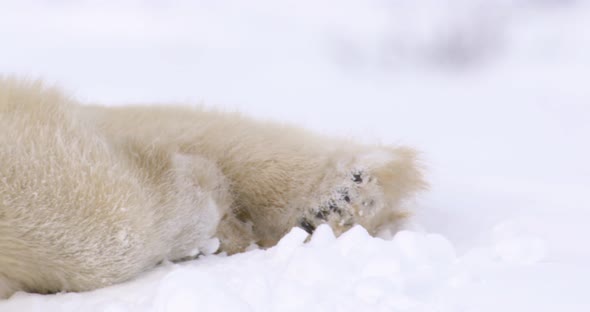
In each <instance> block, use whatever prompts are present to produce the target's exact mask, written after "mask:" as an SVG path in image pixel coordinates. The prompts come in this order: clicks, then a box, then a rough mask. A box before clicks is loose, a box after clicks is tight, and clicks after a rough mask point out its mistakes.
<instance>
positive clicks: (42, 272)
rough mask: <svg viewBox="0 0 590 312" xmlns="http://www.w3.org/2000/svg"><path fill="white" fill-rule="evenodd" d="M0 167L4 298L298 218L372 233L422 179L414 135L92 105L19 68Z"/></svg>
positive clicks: (125, 269)
mask: <svg viewBox="0 0 590 312" xmlns="http://www.w3.org/2000/svg"><path fill="white" fill-rule="evenodd" d="M0 179H1V180H0V298H1V297H7V296H9V295H10V294H12V293H13V292H14V291H17V290H25V291H32V292H40V293H52V292H58V291H84V290H90V289H95V288H98V287H103V286H106V285H111V284H113V283H117V282H121V281H125V280H128V279H130V278H133V277H134V276H136V275H137V274H139V273H140V272H142V271H144V270H146V269H149V268H150V267H152V266H154V265H156V264H157V263H158V262H160V261H162V260H164V259H170V260H181V259H186V258H190V257H194V256H196V255H197V254H198V253H199V252H203V251H207V249H208V248H209V247H208V245H210V242H211V239H212V238H213V237H217V238H219V240H220V241H221V249H220V250H221V251H225V252H228V253H235V252H240V251H243V250H244V249H245V248H247V247H248V246H249V245H250V244H251V243H256V244H258V245H259V246H262V247H268V246H272V245H274V244H275V243H276V242H277V241H278V240H279V239H280V238H281V237H282V236H283V235H284V234H285V233H286V232H287V231H288V230H290V229H291V228H292V227H294V226H301V227H303V228H305V229H306V230H308V231H310V232H311V231H313V229H314V228H315V226H317V224H319V223H329V224H330V225H331V226H332V227H333V228H334V230H335V232H336V233H337V234H339V233H341V232H343V231H344V230H346V229H348V228H349V227H350V226H352V225H353V224H357V223H358V224H361V225H363V226H365V227H366V228H367V229H368V230H369V231H370V232H372V233H376V232H377V231H379V229H381V228H382V227H383V226H388V225H391V224H393V225H394V226H395V225H398V224H399V223H400V222H401V221H402V220H403V219H404V218H405V217H406V216H407V214H408V212H407V211H406V210H404V209H403V208H402V207H403V202H404V201H405V200H406V199H408V198H410V197H411V196H413V195H414V193H416V192H417V191H419V190H421V189H423V188H424V187H425V183H424V182H423V179H422V175H421V173H420V170H419V169H418V166H417V164H416V159H415V152H414V151H413V150H412V149H409V148H406V147H387V146H369V145H362V144H358V143H355V142H351V141H348V140H341V139H334V138H327V137H322V136H319V135H317V134H314V133H310V132H307V131H305V130H302V129H300V128H297V127H291V126H284V125H279V124H275V123H270V122H260V121H254V120H252V119H250V118H247V117H244V116H242V115H240V114H235V113H222V112H211V111H204V110H202V109H199V108H191V107H181V106H169V105H167V106H165V107H164V106H128V107H112V108H107V107H101V106H84V105H80V104H78V103H76V102H75V101H73V100H71V99H69V98H67V97H65V96H64V95H62V94H61V93H60V92H59V91H57V90H55V89H52V88H46V87H43V86H42V84H41V83H39V82H23V81H17V80H14V79H0ZM209 249H210V248H209ZM208 251H211V250H208Z"/></svg>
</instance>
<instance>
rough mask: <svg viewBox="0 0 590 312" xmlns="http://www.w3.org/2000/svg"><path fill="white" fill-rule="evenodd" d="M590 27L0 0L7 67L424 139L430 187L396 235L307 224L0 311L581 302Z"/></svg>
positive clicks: (79, 90)
mask: <svg viewBox="0 0 590 312" xmlns="http://www.w3.org/2000/svg"><path fill="white" fill-rule="evenodd" d="M109 3H110V4H109ZM589 30H590V5H589V4H588V2H585V1H583V0H578V1H573V0H572V1H558V0H553V1H551V0H545V1H541V0H528V1H527V0H520V1H517V0H512V1H510V0H503V1H493V0H489V1H484V0H479V1H476V0H471V1H468V0H448V1H436V0H422V1H412V0H397V1H393V0H391V1H385V0H368V1H361V0H345V1H342V0H340V1H336V0H323V1H312V0H305V1H295V0H284V1H271V0H252V1H248V2H241V1H236V0H223V1H220V0H215V1H214V0H211V1H197V2H191V1H188V0H186V1H170V2H165V1H157V0H151V1H143V2H141V1H121V2H118V1H117V2H116V1H111V2H102V3H100V4H99V3H98V1H96V2H93V1H83V2H82V1H80V2H78V1H76V2H75V1H66V0H63V1H41V0H38V1H33V0H28V1H18V2H17V1H12V2H10V1H2V2H0V72H2V73H7V72H13V73H19V74H26V75H30V76H39V75H41V76H43V77H45V78H46V79H48V80H50V81H55V82H58V83H59V84H61V85H63V86H65V87H66V88H68V89H69V90H71V91H72V92H73V93H74V94H75V95H76V96H77V97H78V98H80V99H82V100H85V101H96V102H102V103H107V104H109V103H110V104H119V103H125V102H136V101H159V100H166V101H171V100H172V101H192V102H204V103H205V104H207V105H210V106H215V107H222V108H225V109H228V110H240V111H245V112H247V113H249V114H251V115H253V116H257V117H260V118H272V119H275V120H282V121H286V122H291V123H296V124H300V125H304V126H306V127H309V128H312V129H316V130H318V131H321V132H324V133H329V134H337V135H342V136H353V137H356V138H358V139H360V140H364V141H367V142H384V143H405V144H410V145H414V146H416V147H418V148H419V149H420V150H422V151H423V153H424V154H423V158H424V163H425V165H426V166H427V167H428V175H429V179H430V181H431V183H432V189H431V190H430V191H429V192H428V193H425V194H423V195H422V196H421V197H420V198H418V199H417V201H416V203H415V206H416V217H415V218H414V220H413V222H412V224H410V225H409V226H408V230H407V231H403V232H400V233H398V234H397V235H395V237H394V238H393V239H391V240H383V239H380V238H371V237H369V236H368V235H367V233H366V232H364V230H363V229H362V228H354V229H353V230H351V231H349V232H348V233H346V234H345V235H343V236H341V237H340V238H337V239H336V238H334V237H333V235H331V232H330V230H329V229H328V228H325V227H324V228H320V229H318V232H317V233H316V234H314V237H313V239H312V241H311V242H310V243H308V244H303V243H302V242H303V240H304V238H305V235H304V233H303V232H302V231H300V230H297V229H295V230H293V232H291V233H290V234H289V235H287V236H286V237H285V238H284V239H283V240H282V241H281V242H280V244H279V245H278V246H277V247H275V248H272V249H269V250H265V251H264V250H253V251H250V252H247V253H244V254H239V255H235V256H232V257H223V256H209V257H205V258H201V259H199V260H197V261H193V262H188V263H183V264H174V265H173V264H170V265H166V266H164V267H160V268H158V269H156V270H154V271H153V272H150V273H148V274H145V275H144V276H141V277H140V278H138V279H137V280H135V281H132V282H129V283H126V284H123V285H117V286H114V287H111V288H107V289H101V290H97V291H94V292H91V293H83V294H59V295H54V296H40V295H31V294H24V293H18V294H16V295H15V296H14V297H12V298H11V299H9V300H6V301H3V302H0V311H2V312H4V311H19V312H21V311H112V312H115V311H116V312H119V311H193V310H194V311H197V310H198V311H588V310H590V298H589V297H588V292H589V290H590V288H589V287H588V286H587V285H588V282H589V281H590V267H589V266H588V263H590V248H589V247H588V245H587V243H586V242H585V239H588V237H590V229H588V227H587V226H586V220H585V218H586V217H589V216H590V199H589V197H588V195H589V194H590V161H589V160H590V146H589V145H588V135H589V134H590V87H589V85H588V81H590V31H589ZM0 252H1V251H0Z"/></svg>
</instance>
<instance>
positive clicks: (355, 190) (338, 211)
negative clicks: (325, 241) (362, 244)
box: [298, 168, 383, 234]
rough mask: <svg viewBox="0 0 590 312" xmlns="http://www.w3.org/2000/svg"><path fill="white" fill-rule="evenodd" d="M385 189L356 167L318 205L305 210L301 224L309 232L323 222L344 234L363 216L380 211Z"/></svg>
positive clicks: (365, 170) (364, 171) (367, 173)
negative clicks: (381, 198)
mask: <svg viewBox="0 0 590 312" xmlns="http://www.w3.org/2000/svg"><path fill="white" fill-rule="evenodd" d="M382 196H383V195H382V191H381V190H380V188H379V186H378V185H377V183H376V179H375V178H374V177H373V176H372V175H371V174H370V172H369V171H368V170H367V169H359V168H356V169H353V170H351V171H350V172H349V173H348V174H347V175H346V176H345V177H344V179H342V181H340V183H337V185H336V186H334V187H333V188H332V189H331V190H329V191H328V192H327V194H326V195H325V196H322V197H320V200H319V202H318V203H317V204H316V205H311V207H309V209H307V210H306V211H304V213H303V216H302V217H301V218H300V220H299V224H298V225H299V227H301V228H302V229H303V230H305V231H306V232H308V233H310V234H311V233H313V232H314V231H315V229H316V228H317V227H318V226H319V225H320V224H323V223H327V224H329V225H330V226H331V227H332V229H333V230H334V231H335V232H337V233H341V232H344V231H346V230H347V229H349V228H351V227H352V226H353V225H355V224H358V223H359V221H360V219H362V218H367V217H370V216H371V215H374V214H376V212H377V210H378V206H379V205H378V204H379V203H380V202H381V200H380V197H382Z"/></svg>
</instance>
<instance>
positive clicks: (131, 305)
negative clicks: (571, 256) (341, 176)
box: [0, 223, 542, 312]
mask: <svg viewBox="0 0 590 312" xmlns="http://www.w3.org/2000/svg"><path fill="white" fill-rule="evenodd" d="M496 232H497V236H498V239H497V241H494V242H493V244H492V245H490V246H489V248H482V249H480V250H475V251H472V252H470V253H467V254H466V255H464V256H457V255H456V251H455V248H454V247H453V244H452V243H451V242H449V241H448V240H447V239H446V238H444V237H443V236H441V235H438V234H429V233H421V232H413V231H401V232H398V233H397V234H396V235H395V236H394V237H393V239H392V240H384V239H380V238H374V237H371V236H370V235H369V234H368V233H367V231H366V230H365V229H364V228H362V227H360V226H355V227H353V228H352V229H351V230H349V231H348V232H346V233H344V234H343V235H341V236H340V237H339V238H336V237H335V236H334V234H333V233H332V230H331V229H330V228H329V227H328V226H326V225H322V226H320V227H319V228H318V229H317V231H316V232H315V234H314V235H313V236H312V237H311V238H310V240H309V242H308V243H306V242H305V241H306V239H307V233H306V232H304V231H303V230H301V229H299V228H294V229H293V230H292V231H291V232H290V233H288V234H287V235H286V236H285V237H284V238H283V239H282V240H281V241H280V242H279V243H278V245H277V246H275V247H273V248H270V249H268V250H252V251H249V252H246V253H242V254H238V255H235V256H231V257H227V256H223V255H209V256H204V257H201V258H200V259H198V260H195V261H191V262H186V263H180V264H167V265H165V266H163V267H160V268H157V269H156V270H155V271H154V272H151V273H148V274H146V276H143V277H141V278H139V279H137V280H135V281H132V282H129V283H126V284H123V285H117V286H114V287H110V288H106V289H100V290H97V291H93V292H89V293H83V294H75V293H68V294H57V295H52V296H42V295H35V294H25V293H18V294H16V295H15V296H14V297H13V298H12V299H11V300H8V301H5V302H2V303H0V310H1V311H7V312H8V311H15V312H16V311H19V312H21V311H53V310H55V311H113V312H115V311H197V310H198V311H361V310H365V311H392V310H395V311H461V310H463V309H466V308H468V307H469V301H465V300H464V299H465V298H464V295H462V293H463V292H464V291H466V290H469V289H472V288H475V289H477V288H478V287H479V286H481V285H478V284H481V283H482V281H483V278H482V277H484V276H488V277H489V276H490V275H493V274H495V273H496V272H502V271H506V270H509V269H510V268H515V267H518V266H521V265H523V264H524V265H526V264H531V263H534V262H535V260H539V259H540V252H541V251H542V250H541V251H540V250H539V249H538V246H539V244H541V243H539V242H538V241H536V240H531V239H528V240H527V239H526V238H523V237H525V236H518V235H517V234H514V233H512V231H511V229H510V224H509V223H506V224H501V225H499V226H498V227H497V231H496ZM513 238H515V239H513ZM541 246H542V244H541Z"/></svg>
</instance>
